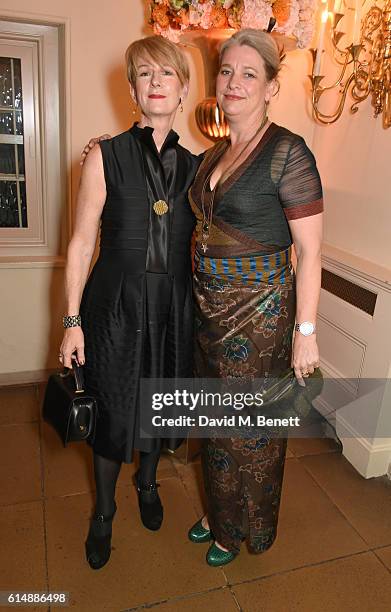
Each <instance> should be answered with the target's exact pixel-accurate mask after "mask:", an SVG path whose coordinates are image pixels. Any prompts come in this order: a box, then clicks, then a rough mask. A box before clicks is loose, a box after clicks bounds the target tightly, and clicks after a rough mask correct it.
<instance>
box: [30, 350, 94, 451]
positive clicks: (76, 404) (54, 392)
mask: <svg viewBox="0 0 391 612" xmlns="http://www.w3.org/2000/svg"><path fill="white" fill-rule="evenodd" d="M97 410H98V408H97V403H96V400H95V399H94V398H93V397H91V396H89V395H86V393H85V392H84V377H83V369H82V368H81V367H80V366H79V365H78V364H77V363H75V362H73V366H72V368H71V369H64V371H63V372H58V373H57V374H52V375H51V376H50V378H49V381H48V384H47V387H46V391H45V397H44V401H43V410H42V413H43V418H44V420H45V421H46V422H47V423H50V425H52V426H53V427H54V429H55V430H56V431H57V433H58V434H59V436H60V438H61V440H62V442H63V444H64V446H66V445H67V443H68V442H79V441H83V440H87V439H89V440H93V439H94V436H95V427H96V418H97Z"/></svg>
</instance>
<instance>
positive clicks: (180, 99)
mask: <svg viewBox="0 0 391 612" xmlns="http://www.w3.org/2000/svg"><path fill="white" fill-rule="evenodd" d="M179 110H180V111H181V113H183V104H182V98H179Z"/></svg>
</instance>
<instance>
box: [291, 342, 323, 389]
mask: <svg viewBox="0 0 391 612" xmlns="http://www.w3.org/2000/svg"><path fill="white" fill-rule="evenodd" d="M318 367H319V350H318V345H317V342H316V336H315V334H312V335H311V336H303V335H302V334H301V333H300V332H296V334H295V339H294V341H293V352H292V368H293V369H294V371H295V376H296V378H297V381H298V383H299V385H301V386H305V384H304V380H303V378H307V377H308V376H309V375H310V374H313V372H314V369H315V368H318Z"/></svg>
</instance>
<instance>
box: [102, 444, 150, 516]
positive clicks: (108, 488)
mask: <svg viewBox="0 0 391 612" xmlns="http://www.w3.org/2000/svg"><path fill="white" fill-rule="evenodd" d="M159 458H160V447H159V448H158V449H157V450H154V451H151V452H150V453H143V452H140V468H139V472H138V480H139V483H140V484H141V486H147V485H148V484H154V483H155V482H156V469H157V465H158V463H159ZM120 469H121V463H120V462H118V461H113V460H111V459H105V457H102V456H101V455H97V454H96V453H94V472H95V483H96V510H95V511H96V513H97V514H103V515H105V516H109V515H110V514H112V513H113V512H114V508H115V504H114V498H115V487H116V484H117V479H118V476H119V472H120Z"/></svg>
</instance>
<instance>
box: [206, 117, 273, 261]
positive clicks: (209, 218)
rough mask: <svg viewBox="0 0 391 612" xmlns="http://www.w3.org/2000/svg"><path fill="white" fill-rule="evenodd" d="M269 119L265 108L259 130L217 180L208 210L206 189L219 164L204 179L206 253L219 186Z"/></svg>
mask: <svg viewBox="0 0 391 612" xmlns="http://www.w3.org/2000/svg"><path fill="white" fill-rule="evenodd" d="M267 121H268V117H267V115H266V110H265V114H264V117H263V120H262V123H261V125H260V126H259V128H258V129H257V131H256V132H255V134H254V135H253V136H252V137H251V138H250V140H249V141H248V142H246V144H245V145H244V147H243V148H242V149H241V151H240V153H239V154H238V155H237V156H236V157H235V159H234V160H233V162H232V163H231V164H229V166H228V168H226V169H225V170H224V172H223V173H222V174H221V176H220V178H219V179H218V181H217V182H216V184H215V186H214V187H213V189H212V190H211V191H212V192H211V199H210V203H209V206H208V210H206V206H205V191H206V186H207V185H210V179H211V176H212V174H213V172H214V171H215V170H216V166H217V164H215V165H214V166H213V168H212V169H211V171H210V172H209V173H208V175H207V176H206V178H205V180H204V184H203V185H202V191H201V209H202V225H201V249H202V250H203V252H204V253H206V251H207V250H208V244H207V242H208V240H209V236H210V229H211V225H212V220H213V207H214V200H215V195H216V191H217V188H218V186H219V185H220V183H221V182H222V181H223V180H225V179H226V178H228V175H229V171H230V170H231V169H232V168H233V166H234V165H235V164H236V162H237V161H238V160H239V159H240V158H241V157H242V155H243V153H244V152H245V151H246V150H247V149H248V147H249V146H250V144H251V143H252V142H254V140H255V138H256V137H257V136H258V134H259V132H260V131H261V130H262V129H263V128H264V127H265V125H266V123H267ZM224 153H225V151H224V152H223V154H222V155H224ZM222 155H221V157H222ZM221 157H219V158H218V160H217V163H218V162H219V160H220V159H221Z"/></svg>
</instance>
